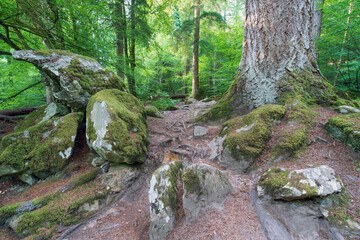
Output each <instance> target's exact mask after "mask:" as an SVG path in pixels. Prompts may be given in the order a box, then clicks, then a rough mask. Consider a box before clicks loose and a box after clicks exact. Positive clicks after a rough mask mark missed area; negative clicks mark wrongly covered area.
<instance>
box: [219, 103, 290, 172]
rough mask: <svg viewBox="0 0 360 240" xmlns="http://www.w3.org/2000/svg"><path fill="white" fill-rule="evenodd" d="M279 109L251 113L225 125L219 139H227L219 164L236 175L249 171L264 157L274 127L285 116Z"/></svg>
mask: <svg viewBox="0 0 360 240" xmlns="http://www.w3.org/2000/svg"><path fill="white" fill-rule="evenodd" d="M285 111H286V108H285V107H284V106H280V105H265V106H262V107H259V108H257V109H255V110H254V111H252V112H251V113H249V114H247V115H245V116H241V117H237V118H233V119H231V120H229V121H227V122H225V123H224V124H223V129H222V130H221V133H220V137H225V140H224V142H223V149H222V153H221V158H220V160H219V164H220V165H222V166H223V167H226V168H228V169H231V170H235V171H241V172H244V171H246V170H247V169H248V168H249V167H251V165H252V164H254V162H255V161H256V160H257V158H258V157H259V156H260V155H261V153H262V152H263V150H264V149H265V146H266V144H267V142H268V141H269V139H270V138H271V132H272V126H273V125H274V124H276V123H277V122H278V121H279V120H281V119H282V117H283V116H284V115H285Z"/></svg>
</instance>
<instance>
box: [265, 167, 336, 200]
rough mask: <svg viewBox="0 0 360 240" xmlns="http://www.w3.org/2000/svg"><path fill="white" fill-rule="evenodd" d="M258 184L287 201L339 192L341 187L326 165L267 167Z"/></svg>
mask: <svg viewBox="0 0 360 240" xmlns="http://www.w3.org/2000/svg"><path fill="white" fill-rule="evenodd" d="M258 185H259V186H261V187H263V188H264V190H265V192H266V193H268V194H270V195H271V196H272V197H273V198H274V199H283V200H288V201H289V200H296V199H304V198H315V197H324V196H327V195H331V194H334V193H337V192H341V190H342V187H343V184H342V182H341V181H340V180H339V179H337V178H336V176H335V172H334V170H333V169H332V168H330V167H329V166H326V165H322V166H320V167H314V168H307V169H300V170H293V171H289V170H285V169H278V168H274V169H269V170H268V171H267V172H266V173H265V174H263V176H262V177H261V178H260V180H259V183H258Z"/></svg>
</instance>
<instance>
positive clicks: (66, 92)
mask: <svg viewBox="0 0 360 240" xmlns="http://www.w3.org/2000/svg"><path fill="white" fill-rule="evenodd" d="M13 57H14V59H16V60H21V61H26V62H30V63H32V64H34V65H35V66H36V67H37V68H38V69H39V70H40V71H41V72H42V73H43V77H44V78H43V81H44V83H45V84H46V85H47V86H49V87H50V89H51V91H52V93H53V96H54V98H55V99H57V100H58V101H59V102H62V103H65V104H67V105H68V106H69V107H71V108H72V110H74V111H83V110H85V108H86V105H87V102H88V101H89V99H90V97H91V95H93V94H95V93H96V92H99V91H101V90H103V89H119V90H126V87H125V84H124V82H123V80H122V79H121V78H120V77H118V76H117V75H116V74H114V73H113V72H111V71H109V70H107V69H105V68H104V67H102V66H101V65H100V64H99V63H97V62H96V61H95V60H94V59H92V58H89V57H85V56H82V55H78V54H73V53H71V52H68V51H64V50H50V49H48V50H46V49H45V50H36V51H30V50H27V51H15V52H14V53H13Z"/></svg>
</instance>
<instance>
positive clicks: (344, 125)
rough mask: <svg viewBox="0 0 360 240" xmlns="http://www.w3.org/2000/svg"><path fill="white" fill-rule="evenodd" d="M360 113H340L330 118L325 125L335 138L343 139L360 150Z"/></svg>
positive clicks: (342, 140)
mask: <svg viewBox="0 0 360 240" xmlns="http://www.w3.org/2000/svg"><path fill="white" fill-rule="evenodd" d="M359 123H360V113H352V114H348V115H339V116H336V117H333V118H330V119H329V121H328V122H327V123H326V125H325V129H326V131H327V132H328V133H329V135H330V136H332V137H333V138H334V139H335V140H337V141H341V142H343V143H345V144H346V145H348V146H351V147H353V148H354V149H355V150H357V151H360V124H359Z"/></svg>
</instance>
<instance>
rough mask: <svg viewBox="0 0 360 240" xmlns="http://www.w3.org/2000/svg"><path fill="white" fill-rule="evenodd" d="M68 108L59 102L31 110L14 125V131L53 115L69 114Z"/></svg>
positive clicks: (21, 129) (41, 121) (22, 129)
mask: <svg viewBox="0 0 360 240" xmlns="http://www.w3.org/2000/svg"><path fill="white" fill-rule="evenodd" d="M69 113H70V111H69V109H68V108H67V107H66V106H65V105H63V104H61V103H55V102H53V103H50V104H47V105H44V106H42V107H41V108H39V109H37V110H35V111H33V112H32V113H30V114H29V115H27V116H26V118H25V119H24V120H22V121H21V122H19V123H18V124H17V125H16V131H24V130H26V129H27V128H29V127H31V126H34V125H36V124H38V123H43V122H45V121H47V120H49V119H51V118H53V117H62V116H65V115H66V114H69Z"/></svg>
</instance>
